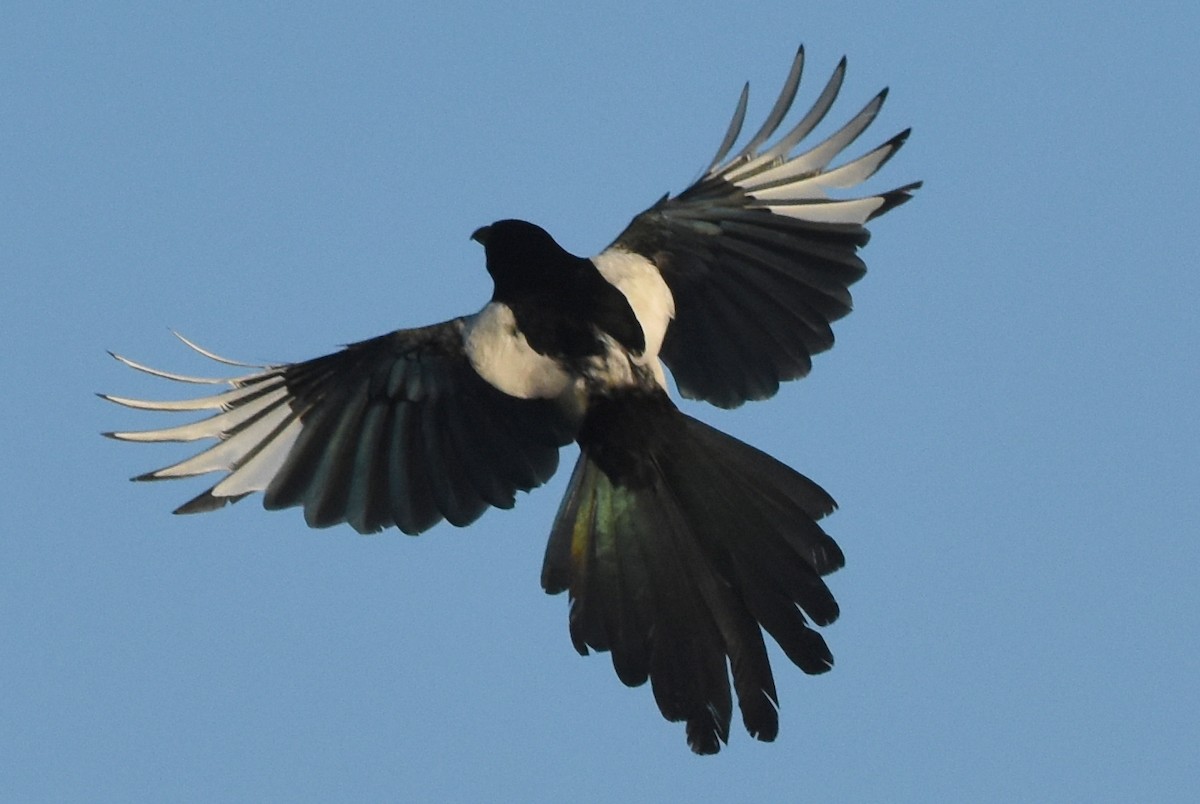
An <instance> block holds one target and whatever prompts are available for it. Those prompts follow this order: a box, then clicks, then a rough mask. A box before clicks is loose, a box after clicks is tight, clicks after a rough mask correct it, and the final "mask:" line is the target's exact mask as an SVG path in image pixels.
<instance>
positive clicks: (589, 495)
mask: <svg viewBox="0 0 1200 804" xmlns="http://www.w3.org/2000/svg"><path fill="white" fill-rule="evenodd" d="M579 442H580V445H581V447H582V453H581V455H580V458H579V463H578V464H577V465H576V467H575V472H574V474H573V475H572V478H571V483H570V486H569V488H568V491H567V494H566V496H565V497H564V499H563V503H562V506H561V508H560V510H559V513H558V516H557V518H556V520H555V524H554V528H553V531H552V533H551V537H550V543H549V545H548V546H547V550H546V559H545V564H544V566H543V571H542V585H543V587H544V588H545V589H546V591H547V592H550V593H557V592H561V591H563V590H569V591H570V597H571V615H570V626H571V638H572V641H573V642H574V644H575V647H576V649H577V650H578V651H579V652H580V653H584V654H586V653H587V652H588V650H589V649H591V650H599V651H610V652H611V653H612V660H613V666H614V668H615V669H616V671H617V675H618V677H619V678H620V679H621V681H622V682H623V683H625V684H627V685H629V686H636V685H638V684H641V683H644V682H645V681H646V680H649V681H650V682H651V688H652V690H653V692H654V697H655V700H656V701H657V703H658V706H659V709H660V711H661V712H662V714H663V716H664V717H665V718H667V719H668V720H672V721H675V720H683V721H686V723H687V735H688V743H689V745H691V747H692V749H693V750H694V751H696V752H697V753H705V754H707V753H715V752H716V751H718V750H719V749H720V746H721V744H722V743H724V742H726V741H727V740H728V735H729V720H730V717H731V709H732V701H731V696H730V686H729V673H730V671H732V675H733V688H734V691H735V692H736V695H737V700H738V705H739V707H740V709H741V712H742V719H743V722H744V723H745V726H746V729H747V730H748V731H749V732H750V733H751V734H752V735H753V736H755V737H756V738H758V739H760V740H772V739H774V738H775V736H776V734H777V733H778V729H779V720H778V712H777V706H778V697H777V695H776V691H775V682H774V678H773V676H772V673H771V667H770V664H769V662H768V659H767V653H766V648H765V644H764V641H763V635H762V632H763V630H765V631H766V632H767V633H769V634H771V636H772V637H773V638H774V639H775V640H776V641H777V642H779V644H780V646H781V647H782V648H783V649H784V652H785V653H786V654H787V656H788V657H789V658H790V659H791V660H792V661H793V662H794V663H795V664H796V665H797V666H798V667H800V669H802V670H803V671H805V672H806V673H821V672H824V671H826V670H828V669H829V668H830V667H831V666H832V663H833V660H832V656H831V654H830V653H829V649H828V647H827V646H826V645H825V641H824V640H823V639H822V638H821V636H820V634H818V633H817V632H816V631H814V630H812V628H811V627H810V626H809V623H810V621H811V622H812V623H815V624H817V625H827V624H829V623H831V622H833V620H835V619H836V618H837V615H838V608H837V603H836V602H835V601H834V599H833V596H832V595H831V594H830V592H829V589H828V587H826V585H825V583H824V581H823V580H822V578H821V576H822V575H825V574H827V573H829V572H832V571H834V570H836V569H837V568H839V567H840V566H842V564H843V563H844V557H843V555H842V552H841V550H840V549H839V548H838V546H837V544H836V543H835V542H834V541H833V539H831V538H830V537H829V536H828V535H826V534H825V532H824V531H823V530H822V529H821V528H820V527H819V526H818V525H817V523H816V520H817V519H819V518H821V517H822V516H824V515H825V514H827V513H829V512H830V511H832V510H833V508H834V507H835V504H834V502H833V499H832V498H831V497H829V495H828V494H826V493H825V491H824V490H822V489H821V488H820V487H819V486H817V485H816V484H815V483H813V482H812V481H811V480H808V479H807V478H805V477H804V476H803V475H800V474H798V473H796V472H795V471H793V470H791V469H789V468H788V467H787V466H785V465H784V464H782V463H780V462H779V461H776V460H775V459H774V458H771V457H770V456H768V455H766V454H765V453H763V452H760V451H759V450H756V449H754V448H753V447H750V446H748V445H746V444H743V443H742V442H740V441H738V440H737V439H734V438H732V437H730V436H727V435H725V434H723V433H721V432H719V431H717V430H714V429H713V428H711V427H708V426H707V425H705V424H703V423H701V422H699V421H697V420H695V419H692V418H690V417H688V416H686V415H684V414H683V413H680V412H679V411H678V410H677V409H676V408H675V407H674V406H673V405H672V404H671V402H670V401H669V400H668V399H667V398H666V396H665V395H663V394H636V395H635V394H629V395H625V396H620V397H617V398H611V397H610V398H604V399H599V400H596V401H594V403H593V406H592V408H591V410H590V411H589V414H588V417H587V420H586V421H585V423H584V426H583V429H582V430H581V432H580V435H579Z"/></svg>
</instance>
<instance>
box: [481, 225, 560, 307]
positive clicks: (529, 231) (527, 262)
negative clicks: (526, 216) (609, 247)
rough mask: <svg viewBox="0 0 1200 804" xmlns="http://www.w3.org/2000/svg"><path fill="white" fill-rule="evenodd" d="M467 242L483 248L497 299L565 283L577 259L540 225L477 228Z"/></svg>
mask: <svg viewBox="0 0 1200 804" xmlns="http://www.w3.org/2000/svg"><path fill="white" fill-rule="evenodd" d="M471 239H472V240H474V241H476V242H477V243H479V244H480V245H482V246H483V249H484V253H485V254H486V255H487V270H488V273H489V274H491V275H492V280H493V281H494V282H495V283H496V296H497V298H505V297H511V296H512V295H514V294H519V293H521V292H525V291H530V290H549V289H552V288H554V287H556V286H558V285H560V284H561V283H562V282H564V281H566V280H568V277H569V275H570V269H571V268H572V267H574V266H575V265H576V264H577V263H578V262H579V261H580V258H579V257H576V256H575V255H574V254H571V253H570V252H569V251H567V250H566V249H564V248H563V247H562V246H560V245H559V244H558V243H556V242H555V240H554V238H553V237H551V236H550V233H549V232H547V231H546V230H545V229H543V228H542V227H540V226H537V225H536V224H532V223H530V222H528V221H522V220H514V219H509V220H502V221H496V222H495V223H493V224H492V225H491V226H481V227H480V228H478V229H476V230H475V231H474V232H473V233H472V234H471Z"/></svg>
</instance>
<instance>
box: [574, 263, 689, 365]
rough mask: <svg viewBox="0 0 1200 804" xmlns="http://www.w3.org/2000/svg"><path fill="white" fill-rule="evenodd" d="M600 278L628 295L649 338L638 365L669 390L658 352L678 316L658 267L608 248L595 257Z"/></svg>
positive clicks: (626, 296) (673, 299) (631, 305)
mask: <svg viewBox="0 0 1200 804" xmlns="http://www.w3.org/2000/svg"><path fill="white" fill-rule="evenodd" d="M592 262H593V263H594V264H595V265H596V270H598V271H599V272H600V275H601V276H603V277H604V279H605V280H606V281H607V282H608V283H609V284H610V285H612V286H613V287H615V288H616V289H617V290H619V291H621V293H622V294H624V296H625V300H626V301H628V302H629V306H630V307H632V308H633V314H634V315H635V316H637V320H638V323H639V324H641V325H642V335H643V337H645V339H646V351H645V352H643V353H642V357H641V358H640V359H637V360H636V362H637V363H639V364H640V365H648V366H649V367H650V368H651V370H652V371H653V372H654V376H655V377H656V378H657V380H658V384H659V385H661V386H663V387H664V388H665V387H666V384H667V383H666V376H665V375H664V373H663V367H662V361H660V360H659V359H658V352H659V350H660V349H661V348H662V342H663V337H664V336H665V335H666V334H667V327H668V326H669V325H670V323H671V319H672V318H674V317H675V297H674V296H672V295H671V289H670V288H669V287H667V283H666V282H665V281H664V280H663V278H662V273H661V272H659V270H658V267H657V266H655V265H654V263H652V262H650V260H648V259H646V258H645V257H643V256H642V255H641V254H634V253H633V252H632V251H626V250H625V249H622V248H610V249H605V250H604V251H602V252H601V253H599V254H597V255H596V256H595V257H592Z"/></svg>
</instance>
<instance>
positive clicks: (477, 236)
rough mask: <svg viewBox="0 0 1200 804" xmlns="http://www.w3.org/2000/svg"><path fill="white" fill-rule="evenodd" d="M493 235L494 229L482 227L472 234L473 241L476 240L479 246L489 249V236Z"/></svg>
mask: <svg viewBox="0 0 1200 804" xmlns="http://www.w3.org/2000/svg"><path fill="white" fill-rule="evenodd" d="M491 233H492V227H490V226H480V227H479V228H478V229H476V230H475V231H473V232H471V239H472V240H474V241H475V242H476V243H478V244H479V245H481V246H483V247H484V248H487V244H488V236H489V235H491Z"/></svg>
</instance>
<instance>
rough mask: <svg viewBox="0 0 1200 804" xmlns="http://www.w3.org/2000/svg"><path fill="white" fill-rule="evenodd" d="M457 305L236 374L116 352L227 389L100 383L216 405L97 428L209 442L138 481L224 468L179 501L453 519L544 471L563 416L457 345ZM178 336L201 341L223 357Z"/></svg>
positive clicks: (498, 502)
mask: <svg viewBox="0 0 1200 804" xmlns="http://www.w3.org/2000/svg"><path fill="white" fill-rule="evenodd" d="M467 321H468V319H465V318H457V319H454V320H451V321H447V322H445V323H442V324H436V325H433V326H429V327H423V328H420V329H408V330H399V331H396V332H392V333H390V334H387V335H382V336H380V337H378V338H372V339H370V340H366V341H362V342H359V343H355V344H351V345H350V346H347V347H346V348H344V349H343V350H342V351H340V352H336V353H334V354H330V355H326V356H324V357H318V358H316V359H314V360H308V361H305V362H303V363H289V364H282V365H273V366H257V367H254V366H252V367H250V368H256V369H258V370H256V371H254V372H252V373H249V374H245V375H243V376H239V377H234V378H231V379H224V380H222V379H206V378H196V377H185V376H182V375H177V374H171V373H168V372H163V371H158V370H156V369H151V368H148V367H146V366H143V365H141V364H138V363H135V362H133V361H131V360H128V359H126V358H123V357H120V356H117V355H114V357H116V358H117V359H118V360H120V361H121V362H122V363H124V364H126V365H128V366H130V367H132V368H135V369H137V370H139V371H144V372H146V373H149V374H153V375H155V376H159V377H164V378H166V379H170V380H177V381H182V382H191V383H207V384H218V385H220V384H224V385H228V386H229V387H230V390H227V391H223V392H221V393H218V394H214V395H211V396H206V397H202V398H199V399H188V400H181V401H175V402H148V401H142V400H137V399H129V398H125V397H117V396H109V395H103V394H102V395H101V396H103V397H104V398H105V399H108V400H110V401H112V402H116V403H117V404H120V405H124V406H126V407H130V408H137V409H140V410H161V411H182V412H187V411H200V410H210V411H217V412H216V413H214V414H213V415H212V416H210V417H208V418H206V419H203V420H201V421H198V422H194V423H191V424H184V425H181V426H178V427H169V428H165V429H159V430H147V431H140V432H115V433H107V434H106V435H109V436H111V437H112V438H117V439H120V440H122V441H196V440H201V439H211V438H215V439H217V443H216V444H214V445H212V446H210V447H208V448H207V449H205V450H204V451H202V452H200V453H199V454H197V455H194V456H193V457H191V458H188V459H186V460H184V461H181V462H179V463H176V464H173V465H171V466H167V467H164V468H162V469H158V470H157V471H153V472H148V473H147V474H144V475H141V476H139V477H136V478H134V479H135V480H159V479H164V478H176V477H192V476H195V475H201V474H206V473H209V472H224V473H225V477H223V478H222V479H221V480H220V481H219V482H218V483H216V485H214V486H213V487H212V488H210V489H208V490H207V491H205V492H204V493H202V494H200V495H199V496H197V497H195V498H193V499H192V500H190V501H189V502H187V503H185V504H184V505H182V506H181V507H180V508H178V509H177V510H176V513H195V512H199V511H209V510H212V509H215V508H219V507H221V506H223V505H225V504H226V503H230V502H236V501H237V500H239V499H241V498H242V497H244V496H246V495H247V494H250V493H252V492H256V491H262V492H265V496H264V500H263V504H264V505H265V507H267V508H270V509H275V508H287V507H290V506H298V505H299V506H303V507H304V517H305V520H306V521H307V522H308V524H309V525H311V526H314V527H326V526H329V525H335V524H338V523H340V522H348V523H349V524H350V525H351V526H353V527H354V529H355V530H358V531H359V532H362V533H371V532H375V531H378V530H381V529H382V528H386V527H389V526H391V525H395V526H397V527H398V528H400V530H402V531H404V532H405V533H412V534H415V533H420V532H421V531H424V530H427V529H428V528H430V527H432V526H433V525H435V524H437V523H438V522H440V521H441V520H442V519H446V520H447V521H449V522H450V523H451V524H454V525H458V526H462V525H466V524H468V523H470V522H473V521H474V520H475V519H477V518H478V517H479V516H480V515H481V514H482V513H483V512H484V510H486V509H487V507H488V506H492V505H494V506H497V507H500V508H511V507H512V506H513V504H514V502H515V492H516V491H517V490H518V489H520V490H522V491H528V490H529V489H532V488H534V487H535V486H539V485H541V484H542V483H544V482H546V481H547V480H548V479H549V478H550V477H551V475H553V474H554V471H555V469H556V468H557V466H558V449H559V447H560V446H562V445H564V444H566V443H567V442H569V441H570V440H571V438H572V435H573V433H572V429H573V427H572V425H571V423H570V422H569V421H568V420H567V419H566V418H565V417H564V416H562V415H561V414H560V412H559V411H558V410H557V409H556V408H555V405H554V403H553V402H552V401H550V400H546V399H518V398H516V397H512V396H509V395H507V394H504V393H502V392H501V391H499V390H497V389H496V388H494V387H492V386H491V385H489V384H488V383H487V382H485V381H484V380H483V379H482V378H481V377H480V376H479V375H478V374H477V373H476V372H475V371H474V369H472V367H471V364H470V361H469V360H468V359H467V357H466V356H465V355H464V353H463V333H464V331H465V328H466V325H467ZM181 340H184V342H185V343H187V344H188V345H189V346H191V347H192V348H193V349H196V350H197V351H199V352H200V353H201V354H204V355H205V356H207V357H210V358H212V359H214V360H217V361H219V362H222V363H226V364H231V365H241V366H245V365H246V364H239V363H235V362H234V361H230V360H225V359H224V358H219V357H217V356H216V355H213V354H212V353H210V352H207V351H205V350H203V349H200V348H199V347H197V346H195V345H194V344H191V343H190V342H188V341H187V340H186V339H182V338H181Z"/></svg>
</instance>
